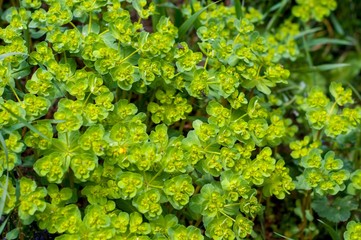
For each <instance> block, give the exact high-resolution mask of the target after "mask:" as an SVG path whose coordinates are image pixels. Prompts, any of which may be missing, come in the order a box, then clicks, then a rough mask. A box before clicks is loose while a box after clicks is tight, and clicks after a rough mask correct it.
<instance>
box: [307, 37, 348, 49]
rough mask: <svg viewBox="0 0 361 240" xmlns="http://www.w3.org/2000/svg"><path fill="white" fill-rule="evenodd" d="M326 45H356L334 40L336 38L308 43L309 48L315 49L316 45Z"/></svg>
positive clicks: (319, 39) (346, 41) (318, 39)
mask: <svg viewBox="0 0 361 240" xmlns="http://www.w3.org/2000/svg"><path fill="white" fill-rule="evenodd" d="M325 44H336V45H347V46H352V45H354V44H353V43H352V42H351V41H348V40H343V39H334V38H316V39H312V40H310V41H308V46H309V47H313V46H316V45H325Z"/></svg>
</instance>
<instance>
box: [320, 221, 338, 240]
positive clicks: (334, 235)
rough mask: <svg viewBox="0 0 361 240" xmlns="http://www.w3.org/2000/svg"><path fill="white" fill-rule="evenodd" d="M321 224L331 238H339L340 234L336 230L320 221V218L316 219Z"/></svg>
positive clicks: (336, 239) (335, 239)
mask: <svg viewBox="0 0 361 240" xmlns="http://www.w3.org/2000/svg"><path fill="white" fill-rule="evenodd" d="M317 221H319V222H320V223H322V225H323V226H324V227H325V228H326V230H327V232H328V233H329V234H330V236H331V238H332V240H341V238H340V235H339V234H338V232H337V231H336V230H335V229H333V228H332V227H331V226H330V225H328V224H326V223H325V222H323V221H321V220H320V219H317Z"/></svg>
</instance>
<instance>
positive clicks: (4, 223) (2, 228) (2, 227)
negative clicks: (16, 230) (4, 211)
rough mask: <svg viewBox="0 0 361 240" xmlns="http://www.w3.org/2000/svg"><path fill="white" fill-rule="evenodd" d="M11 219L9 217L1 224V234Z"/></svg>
mask: <svg viewBox="0 0 361 240" xmlns="http://www.w3.org/2000/svg"><path fill="white" fill-rule="evenodd" d="M0 216H1V215H0ZM9 217H10V216H8V217H7V218H6V219H5V221H4V222H3V223H2V224H1V226H0V234H2V233H3V231H4V228H5V226H6V223H7V222H8V220H9Z"/></svg>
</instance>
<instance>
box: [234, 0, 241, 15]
mask: <svg viewBox="0 0 361 240" xmlns="http://www.w3.org/2000/svg"><path fill="white" fill-rule="evenodd" d="M234 8H235V9H236V15H237V18H238V19H240V18H242V17H243V11H242V4H241V0H234Z"/></svg>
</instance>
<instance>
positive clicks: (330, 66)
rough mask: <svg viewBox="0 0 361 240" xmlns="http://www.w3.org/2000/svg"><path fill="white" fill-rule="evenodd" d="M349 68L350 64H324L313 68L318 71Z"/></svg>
mask: <svg viewBox="0 0 361 240" xmlns="http://www.w3.org/2000/svg"><path fill="white" fill-rule="evenodd" d="M349 66H350V64H348V63H330V64H322V65H318V66H314V67H312V68H313V69H314V70H316V71H329V70H334V69H336V68H344V67H349Z"/></svg>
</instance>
